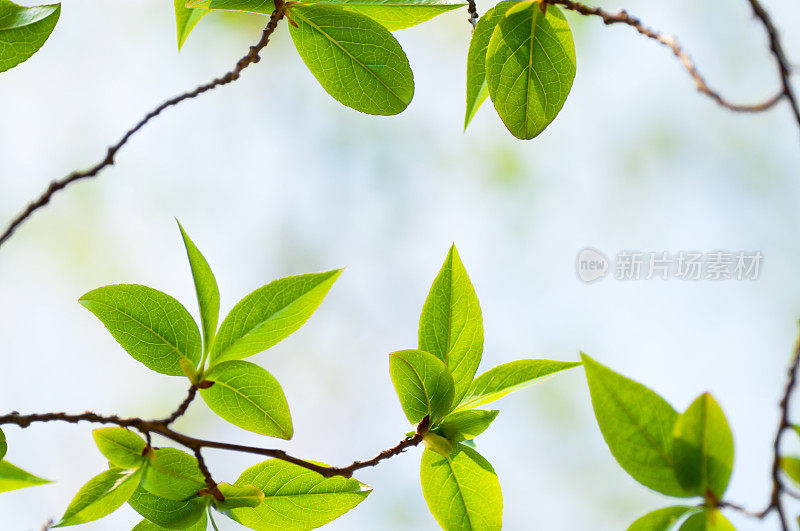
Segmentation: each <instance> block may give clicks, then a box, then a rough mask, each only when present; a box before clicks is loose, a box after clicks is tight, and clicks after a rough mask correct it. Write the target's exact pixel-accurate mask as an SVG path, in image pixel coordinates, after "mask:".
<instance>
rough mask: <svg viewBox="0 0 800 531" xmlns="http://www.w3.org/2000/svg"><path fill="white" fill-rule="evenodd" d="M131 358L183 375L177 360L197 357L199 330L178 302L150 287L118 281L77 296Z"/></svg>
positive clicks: (196, 361)
mask: <svg viewBox="0 0 800 531" xmlns="http://www.w3.org/2000/svg"><path fill="white" fill-rule="evenodd" d="M80 303H81V304H83V305H84V306H85V307H86V308H87V309H88V310H89V311H90V312H92V313H93V314H95V315H96V316H97V318H98V319H100V321H102V322H103V324H104V325H105V326H106V328H108V331H109V332H111V335H112V336H114V339H116V340H117V342H118V343H119V344H120V345H121V346H122V348H124V349H125V350H127V351H128V354H130V355H131V356H133V358H134V359H136V360H137V361H139V362H141V363H143V364H144V365H145V366H147V367H148V368H150V369H152V370H154V371H156V372H160V373H162V374H167V375H170V376H183V371H182V370H181V365H180V360H181V358H186V359H187V360H189V361H190V362H191V363H192V365H197V363H198V362H199V361H200V343H201V340H200V331H199V330H198V329H197V324H196V323H195V322H194V320H193V319H192V316H191V315H189V312H187V311H186V308H184V307H183V306H182V305H181V303H179V302H178V301H176V300H175V299H173V298H172V297H170V296H169V295H167V294H166V293H162V292H160V291H158V290H155V289H153V288H148V287H146V286H139V285H136V284H118V285H116V286H106V287H103V288H98V289H96V290H94V291H90V292H89V293H87V294H86V295H84V296H83V297H81V299H80Z"/></svg>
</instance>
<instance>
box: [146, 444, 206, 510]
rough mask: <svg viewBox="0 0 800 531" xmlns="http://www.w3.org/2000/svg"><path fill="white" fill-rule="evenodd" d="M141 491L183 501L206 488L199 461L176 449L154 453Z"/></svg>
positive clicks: (166, 449) (160, 450)
mask: <svg viewBox="0 0 800 531" xmlns="http://www.w3.org/2000/svg"><path fill="white" fill-rule="evenodd" d="M142 487H144V488H145V490H147V491H148V492H149V493H151V494H155V495H156V496H158V497H159V498H166V499H168V500H175V501H184V500H188V499H189V498H193V497H194V496H195V495H196V494H197V492H198V491H199V490H200V489H204V488H205V487H206V482H205V477H204V476H203V473H202V472H200V468H199V467H198V464H197V459H195V458H194V457H193V456H191V455H189V454H187V453H186V452H182V451H181V450H178V449H176V448H159V449H158V450H155V451H154V452H153V454H152V457H151V458H150V460H149V462H148V463H147V466H146V467H145V469H144V475H143V476H142Z"/></svg>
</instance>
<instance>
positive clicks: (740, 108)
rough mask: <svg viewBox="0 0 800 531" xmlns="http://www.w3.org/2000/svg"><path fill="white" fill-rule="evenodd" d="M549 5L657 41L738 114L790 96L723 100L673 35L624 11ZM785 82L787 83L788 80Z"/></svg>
mask: <svg viewBox="0 0 800 531" xmlns="http://www.w3.org/2000/svg"><path fill="white" fill-rule="evenodd" d="M754 1H755V0H750V2H754ZM547 3H548V4H557V5H560V6H563V7H564V8H566V9H569V10H570V11H575V12H577V13H580V14H581V15H587V16H597V17H600V18H601V19H602V20H603V23H605V24H606V25H611V24H626V25H628V26H630V27H632V28H634V29H635V30H636V31H638V32H639V33H641V34H642V35H644V36H645V37H648V38H650V39H653V40H655V41H658V42H659V43H661V44H662V45H664V46H666V47H667V48H669V49H670V50H672V53H673V54H675V56H676V57H677V58H678V59H679V60H680V62H681V64H682V65H683V67H684V68H685V69H686V71H687V72H689V75H690V76H691V77H692V79H693V80H694V83H695V86H696V87H697V90H698V91H700V92H701V93H702V94H705V95H706V96H708V97H709V98H711V99H712V100H714V101H715V102H717V103H718V104H719V105H721V106H722V107H724V108H726V109H729V110H731V111H736V112H762V111H766V110H767V109H769V108H771V107H772V106H774V105H775V104H776V103H778V102H779V101H780V100H781V99H782V98H783V97H784V96H787V95H786V92H785V88H784V90H781V91H779V92H778V93H777V94H775V95H774V96H772V97H771V98H769V99H767V100H765V101H763V102H761V103H755V104H746V105H742V104H736V103H731V102H729V101H728V100H726V99H725V98H723V97H722V95H720V94H719V93H718V92H717V91H715V90H712V89H711V87H709V86H708V84H707V83H706V81H705V79H704V78H703V76H702V75H700V72H699V71H698V70H697V66H695V64H694V62H693V61H692V58H691V57H689V54H688V53H686V51H684V49H683V48H681V46H680V45H679V44H678V42H677V40H676V39H675V37H673V36H670V35H664V34H663V33H660V32H658V31H656V30H653V29H651V28H648V27H647V26H645V25H644V24H642V21H641V20H639V19H638V18H636V17H633V16H631V15H629V14H628V13H627V12H626V11H625V10H624V9H623V10H620V11H619V12H618V13H611V12H609V11H605V10H603V9H600V8H599V7H590V6H587V5H584V4H581V3H579V2H573V1H572V0H547ZM765 14H766V13H765ZM770 35H771V34H770ZM778 49H780V45H778ZM784 82H786V80H785V78H784ZM791 97H793V96H791ZM798 123H800V122H798Z"/></svg>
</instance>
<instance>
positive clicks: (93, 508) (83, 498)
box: [53, 467, 142, 527]
mask: <svg viewBox="0 0 800 531" xmlns="http://www.w3.org/2000/svg"><path fill="white" fill-rule="evenodd" d="M141 475H142V472H141V470H125V469H122V468H116V467H115V468H111V469H109V470H106V471H105V472H102V473H101V474H100V475H98V476H95V477H94V478H92V479H91V480H90V481H89V482H88V483H87V484H86V485H84V486H83V487H81V490H79V491H78V494H76V495H75V497H74V498H73V499H72V502H71V503H70V504H69V507H67V510H66V512H65V513H64V516H62V517H61V520H60V521H59V522H58V524H56V525H55V526H53V527H66V526H70V525H77V524H83V523H86V522H92V521H94V520H98V519H100V518H102V517H104V516H107V515H109V514H111V513H113V512H114V511H116V510H117V509H119V508H120V507H122V504H124V503H125V502H126V501H128V498H130V497H131V495H132V494H133V491H134V490H136V487H137V486H138V485H139V479H140V478H141Z"/></svg>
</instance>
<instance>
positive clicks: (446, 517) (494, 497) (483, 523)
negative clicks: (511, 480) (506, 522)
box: [420, 443, 503, 531]
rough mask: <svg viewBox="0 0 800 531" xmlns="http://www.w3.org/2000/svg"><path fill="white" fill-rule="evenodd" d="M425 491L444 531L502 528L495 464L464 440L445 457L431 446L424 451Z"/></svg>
mask: <svg viewBox="0 0 800 531" xmlns="http://www.w3.org/2000/svg"><path fill="white" fill-rule="evenodd" d="M420 478H421V481H422V494H423V495H424V496H425V501H426V502H427V503H428V508H429V509H430V511H431V513H432V514H433V516H434V518H436V521H437V522H439V525H440V526H442V529H444V530H445V531H450V530H456V529H458V530H467V531H469V530H492V529H500V528H501V527H502V521H503V495H502V493H501V491H500V482H499V481H498V480H497V474H495V471H494V469H493V468H492V465H490V464H489V462H488V461H486V459H484V458H483V457H482V456H481V455H480V454H479V453H478V452H476V451H475V450H474V449H472V448H469V447H468V446H465V445H463V444H461V443H456V444H454V445H453V451H452V452H451V453H450V455H449V456H448V457H444V456H442V455H440V454H438V453H436V452H433V451H431V450H427V449H426V450H425V452H424V453H423V454H422V463H421V465H420Z"/></svg>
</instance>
